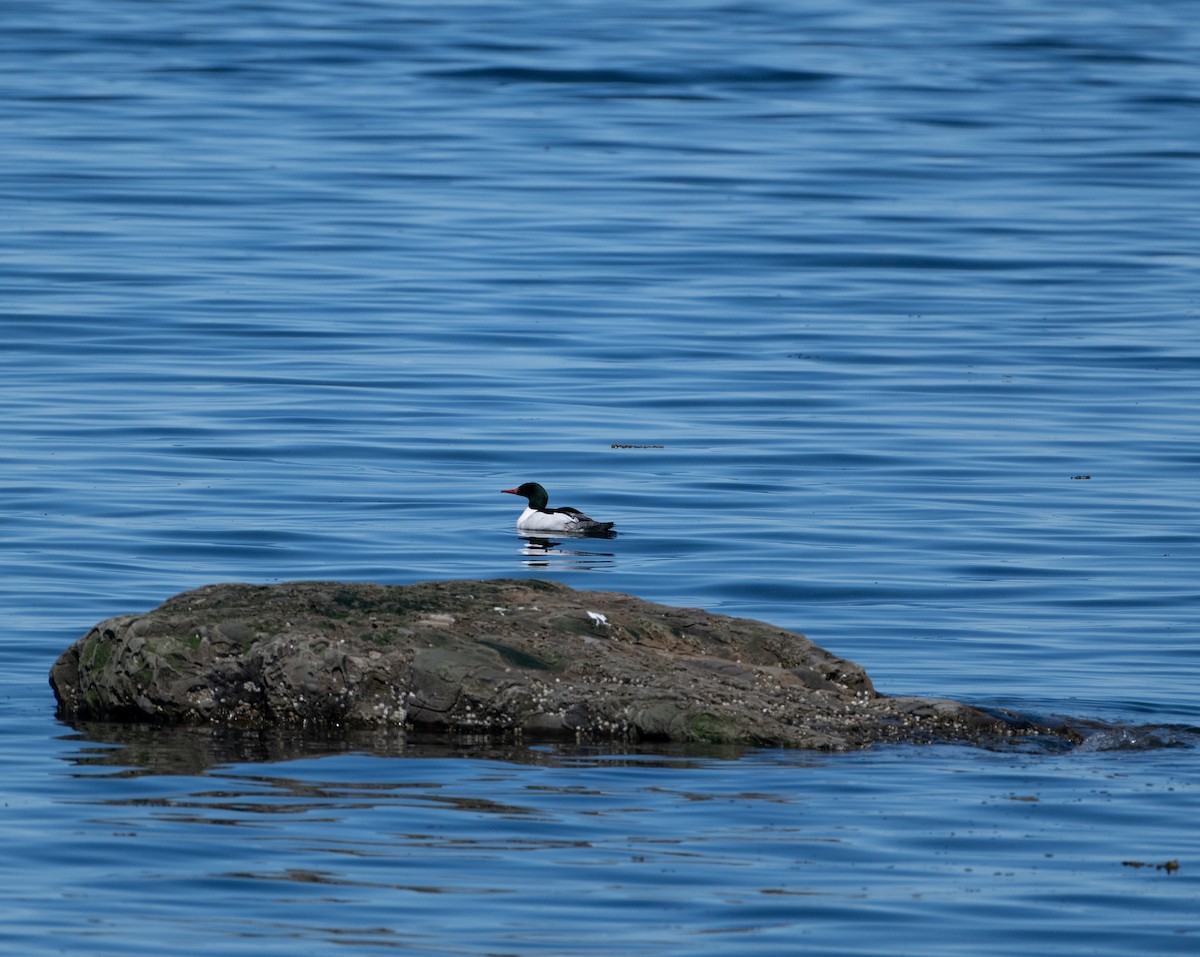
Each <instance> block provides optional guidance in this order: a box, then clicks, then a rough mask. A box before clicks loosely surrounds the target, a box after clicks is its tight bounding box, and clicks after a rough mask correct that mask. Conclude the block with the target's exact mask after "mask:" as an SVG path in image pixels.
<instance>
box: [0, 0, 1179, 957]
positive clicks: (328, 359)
mask: <svg viewBox="0 0 1200 957" xmlns="http://www.w3.org/2000/svg"><path fill="white" fill-rule="evenodd" d="M1193 13H1194V11H1192V9H1191V8H1190V6H1189V5H1187V4H1149V3H1142V2H1134V0H1130V2H1117V0H1099V2H1094V3H1089V4H1086V5H1078V4H1076V5H1066V6H1064V5H1062V4H1052V3H1048V2H1046V0H1004V2H996V3H988V4H982V3H975V2H968V0H916V2H913V3H906V4H890V5H889V4H879V3H869V2H866V0H851V2H839V3H832V2H798V3H783V2H768V0H763V2H755V0H751V2H747V3H738V4H731V3H716V2H712V3H705V2H682V0H680V2H666V3H661V4H654V5H650V6H646V5H635V4H623V3H620V2H617V3H612V2H609V3H603V4H601V3H595V2H592V0H578V2H571V3H562V4H549V5H546V4H541V5H535V4H517V3H512V2H506V0H500V2H492V3H487V4H473V3H443V4H438V5H437V6H435V7H432V8H426V7H420V6H416V5H412V4H403V3H395V2H390V3H389V2H358V3H352V4H334V5H330V4H316V3H309V2H304V0H279V2H256V3H241V2H233V0H231V2H227V3H222V4H211V3H200V2H196V0H179V2H172V3H169V4H167V3H139V2H134V0H117V2H110V3H104V4H100V3H96V2H94V0H62V2H56V3H50V4H31V3H10V4H7V5H5V6H4V7H3V9H0V17H2V20H0V22H2V23H3V27H4V28H3V29H2V30H0V53H2V56H0V90H2V91H3V96H2V97H0V128H2V129H3V131H4V133H3V136H2V137H0V198H2V200H3V209H4V215H3V217H0V296H2V299H0V302H2V303H3V310H2V313H0V324H2V325H0V329H2V331H3V340H2V342H3V348H2V349H0V401H2V403H3V409H4V412H5V415H4V429H3V433H2V435H3V442H2V444H0V466H2V468H0V492H2V494H3V509H2V511H0V515H2V519H0V608H2V609H3V612H4V624H3V626H2V627H0V648H2V650H3V660H4V665H5V667H4V681H3V683H2V685H0V755H2V758H3V763H4V769H5V773H4V775H3V782H2V783H0V845H2V846H3V847H4V848H5V853H4V855H3V856H0V951H2V952H4V953H12V954H21V955H34V957H37V955H42V954H57V953H64V952H70V953H82V954H121V955H140V954H146V955H159V954H162V953H164V952H170V953H172V954H175V955H191V954H201V953H203V954H205V955H211V954H248V953H254V954H275V953H278V954H287V955H294V954H296V953H304V954H309V955H326V954H328V955H334V954H345V953H348V952H350V953H377V952H380V953H382V952H395V951H400V952H404V953H411V954H430V955H443V954H445V955H470V957H483V955H491V954H521V955H533V954H544V955H589V957H591V955H608V954H612V953H622V954H630V955H640V954H645V955H655V957H660V955H701V954H702V955H723V957H724V955H729V957H733V955H745V954H776V953H777V954H796V953H814V954H847V955H860V957H861V955H869V954H880V953H887V954H898V953H901V954H913V955H931V954H947V955H958V954H965V953H970V954H973V955H1007V954H1020V955H1022V957H1026V955H1028V954H1030V953H1063V954H1084V953H1086V954H1104V955H1108V954H1111V955H1125V954H1130V953H1147V954H1170V953H1179V954H1191V953H1194V952H1195V950H1196V948H1197V946H1200V945H1198V943H1197V936H1200V888H1198V886H1197V882H1198V880H1200V878H1198V877H1197V875H1198V874H1200V838H1198V837H1197V836H1196V827H1195V820H1196V813H1197V808H1198V806H1200V805H1198V799H1200V769H1198V766H1197V759H1196V754H1197V752H1196V740H1197V739H1196V732H1195V729H1196V728H1197V727H1198V726H1200V703H1198V701H1197V697H1196V693H1195V689H1196V687H1197V686H1198V685H1200V641H1198V637H1200V635H1198V631H1197V622H1200V585H1198V584H1197V582H1200V482H1197V471H1198V469H1197V466H1198V465H1200V415H1198V414H1197V409H1198V408H1200V318H1198V311H1200V281H1198V276H1200V273H1198V270H1197V267H1198V266H1200V260H1197V257H1196V250H1197V249H1198V248H1200V208H1198V207H1200V201H1198V198H1197V197H1198V195H1200V194H1198V193H1197V191H1196V183H1197V181H1198V174H1200V146H1198V145H1197V142H1198V141H1197V138H1196V134H1197V121H1196V117H1197V109H1198V107H1200V66H1197V64H1198V63H1200V25H1198V24H1197V21H1196V18H1195V16H1194V15H1193ZM629 446H634V447H629ZM526 480H536V481H540V482H542V484H544V485H546V486H547V487H548V488H549V490H550V493H551V496H552V503H554V502H557V503H558V504H573V505H576V506H579V507H581V508H583V509H585V510H586V511H587V512H588V513H589V514H592V515H593V516H594V517H597V518H600V519H604V520H613V521H616V522H617V524H618V528H619V529H620V533H621V534H620V535H619V536H618V537H617V538H615V539H612V540H588V541H567V542H564V543H562V545H561V546H558V547H556V548H553V549H551V550H549V551H545V550H539V549H537V548H535V547H532V546H531V544H530V543H528V542H526V541H525V540H523V539H522V538H521V537H520V536H519V535H518V534H517V533H516V531H515V529H514V528H513V521H514V520H515V517H516V514H517V511H519V503H516V502H514V500H513V499H512V497H511V496H502V495H500V494H499V490H500V489H503V488H511V487H512V486H513V485H515V484H518V483H519V482H521V481H526ZM525 575H528V576H542V577H551V578H556V579H559V580H562V581H565V582H567V583H568V584H571V585H573V586H575V587H580V588H602V589H611V590H620V591H627V592H631V593H633V594H636V595H639V596H641V597H644V598H648V599H651V600H656V601H663V602H667V603H671V604H680V605H695V606H704V607H707V608H711V609H714V610H717V611H721V612H725V613H729V614H737V615H745V616H749V617H754V618H760V619H765V620H769V621H772V622H776V623H778V624H781V625H785V626H787V627H791V628H795V629H797V630H800V631H803V632H804V633H806V634H808V635H809V636H810V637H812V638H813V639H814V640H815V641H817V642H818V643H819V644H821V645H822V646H824V647H826V648H828V649H830V650H831V651H833V652H835V653H837V654H839V655H843V656H845V657H847V658H851V659H853V660H855V661H858V662H860V663H861V664H863V665H864V666H865V667H866V668H867V670H868V672H869V673H870V674H871V675H872V677H873V678H874V680H875V682H876V684H877V686H878V687H879V688H880V689H881V690H883V691H887V692H895V693H914V694H932V695H946V696H952V697H957V698H961V699H964V700H968V701H971V702H973V703H977V704H981V705H984V706H1000V707H1007V708H1014V709H1016V710H1019V711H1022V712H1028V713H1033V714H1051V715H1052V714H1058V715H1068V716H1071V717H1075V718H1082V719H1087V720H1097V721H1101V722H1107V723H1111V724H1115V725H1117V726H1118V729H1125V730H1117V731H1115V732H1111V733H1106V734H1102V735H1099V736H1097V737H1096V738H1093V739H1092V740H1091V741H1090V742H1089V743H1088V744H1087V745H1086V746H1085V747H1083V748H1081V749H1078V750H1076V751H1073V752H1070V753H1067V754H1037V753H1034V754H1030V753H1006V752H992V751H984V750H978V749H972V748H959V747H950V746H943V747H932V748H924V749H920V748H881V749H877V750H873V751H868V752H864V753H860V754H851V755H814V754H805V753H786V752H775V751H738V750H723V751H687V750H680V749H665V750H664V749H649V748H639V747H636V746H629V747H626V748H617V749H612V748H587V747H584V748H576V747H574V746H565V745H547V744H538V743H536V742H531V743H530V744H529V745H528V746H525V747H521V748H514V749H508V750H497V749H493V748H489V747H486V746H484V745H480V746H478V747H465V746H464V747H462V748H459V749H457V750H446V749H444V748H439V747H437V746H436V745H434V744H430V743H414V742H409V743H408V744H407V745H405V744H404V743H403V742H398V741H395V740H390V741H379V740H370V741H360V740H355V741H324V742H321V741H299V742H297V741H278V740H271V741H260V740H250V741H247V740H243V739H241V738H240V737H237V736H234V737H235V739H234V740H228V739H227V738H226V736H223V735H216V736H214V735H211V734H208V733H206V732H195V733H166V732H126V731H123V730H122V729H111V728H103V727H82V728H71V727H68V726H66V725H63V724H61V723H59V722H57V721H56V720H55V719H54V701H53V697H52V695H51V693H50V691H49V688H48V686H47V684H46V674H47V672H48V670H49V667H50V665H51V663H52V662H53V660H54V658H55V657H56V656H57V655H58V653H59V652H60V651H61V650H62V649H63V648H65V647H66V646H67V645H68V644H69V643H70V642H71V641H73V640H74V639H75V638H76V637H78V636H79V635H80V634H81V633H82V632H83V631H85V630H86V629H87V628H88V627H89V626H90V625H92V624H94V623H95V622H96V621H98V620H100V619H102V618H105V617H108V616H110V615H113V614H118V613H125V612H130V611H138V610H142V609H146V608H149V607H152V606H154V605H156V604H158V603H159V602H160V601H162V600H163V599H165V598H167V597H168V596H170V595H172V594H174V593H176V592H179V591H181V590H183V589H186V588H189V587H193V586H196V585H200V584H205V583H209V582H214V581H225V580H244V581H277V580H286V579H295V578H321V579H360V580H371V581H380V582H410V581H417V580H423V579H435V578H450V577H462V578H470V577H494V576H525ZM1143 726H1154V727H1156V728H1157V729H1158V730H1156V731H1154V732H1153V733H1146V732H1144V731H1142V730H1140V729H1141V728H1142V727H1143ZM1167 861H1178V862H1179V869H1178V870H1173V871H1172V870H1165V869H1160V868H1156V867H1155V865H1162V864H1165V863H1166V862H1167ZM1124 862H1140V863H1143V864H1145V865H1147V866H1144V867H1134V866H1130V865H1129V864H1126V863H1124ZM164 942H169V943H167V944H164Z"/></svg>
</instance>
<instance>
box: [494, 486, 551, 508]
mask: <svg viewBox="0 0 1200 957" xmlns="http://www.w3.org/2000/svg"><path fill="white" fill-rule="evenodd" d="M500 491H502V492H503V493H504V494H505V495H524V496H525V497H526V498H527V499H529V507H530V508H545V507H546V505H547V503H549V501H550V496H549V495H547V494H546V490H545V489H544V488H542V487H541V486H540V485H538V483H537V482H526V483H524V484H523V485H518V486H517V487H516V488H504V489H501V490H500Z"/></svg>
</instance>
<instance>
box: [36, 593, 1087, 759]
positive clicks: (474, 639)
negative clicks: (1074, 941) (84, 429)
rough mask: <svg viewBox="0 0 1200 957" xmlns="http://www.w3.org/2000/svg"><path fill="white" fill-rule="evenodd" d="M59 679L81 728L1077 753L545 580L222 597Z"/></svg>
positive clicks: (141, 629)
mask: <svg viewBox="0 0 1200 957" xmlns="http://www.w3.org/2000/svg"><path fill="white" fill-rule="evenodd" d="M50 684H51V686H52V687H53V689H54V693H55V696H56V697H57V699H58V709H59V716H60V717H62V718H63V719H64V720H67V721H95V720H101V721H124V722H158V723H167V724H192V725H195V724H206V725H218V726H230V727H303V728H313V729H324V730H333V729H347V730H349V729H404V728H407V729H416V730H421V731H430V730H433V731H439V732H444V733H446V734H471V735H491V736H504V737H510V738H511V737H519V736H521V735H553V736H562V735H568V736H571V737H575V738H579V739H583V740H591V741H601V740H631V739H654V740H675V741H700V742H740V743H747V744H757V745H783V746H789V747H799V748H819V749H823V750H845V749H850V748H859V747H863V746H866V745H869V744H871V743H874V742H880V741H901V740H903V741H931V740H984V739H989V738H993V737H995V736H1002V737H1013V736H1022V737H1023V736H1027V735H1035V734H1037V735H1048V736H1052V737H1057V738H1060V739H1063V740H1072V741H1073V740H1076V738H1077V736H1076V735H1075V734H1074V732H1072V731H1070V730H1069V729H1064V728H1061V727H1056V728H1051V727H1046V726H1040V725H1036V724H1034V723H1032V722H1028V721H1023V720H1019V719H1016V718H1014V717H1013V716H1010V715H1003V714H993V713H987V712H983V711H980V710H978V709H975V708H972V707H970V706H968V705H965V704H960V703H958V702H955V701H949V700H940V699H939V700H928V699H921V698H896V697H887V696H885V695H881V694H879V693H878V692H876V691H875V689H874V687H873V686H872V684H871V680H870V679H869V678H868V677H867V675H866V673H865V672H864V671H863V669H862V668H860V667H859V666H858V665H856V664H854V663H852V662H849V661H846V660H844V659H842V658H838V657H836V656H834V655H832V654H830V653H829V652H827V651H824V650H823V649H821V648H819V647H817V646H816V645H814V644H813V643H812V642H811V641H809V640H808V639H807V638H805V637H804V636H802V635H799V634H796V633H795V632H790V631H786V630H784V629H781V628H777V627H775V626H772V625H768V624H764V623H762V622H757V621H751V620H748V619H743V618H730V617H726V616H723V615H715V614H711V613H709V612H706V611H702V610H699V609H694V608H673V607H669V606H666V605H656V604H651V603H649V602H645V601H642V600H640V599H637V598H633V597H631V596H629V595H623V594H618V593H615V592H584V591H575V590H573V589H571V588H568V587H566V586H565V585H560V584H556V583H553V582H547V581H538V580H532V579H499V580H495V581H448V582H426V583H422V584H416V585H372V584H347V583H337V582H290V583H284V584H279V585H242V584H227V585H210V586H206V587H204V588H198V589H196V590H194V591H189V592H184V593H183V594H181V595H177V596H176V597H174V598H172V599H170V600H168V601H167V602H165V603H164V604H163V605H161V606H160V607H159V608H157V609H155V610H153V611H151V612H148V613H146V614H142V615H125V616H121V617H118V618H112V619H109V620H108V621H105V622H102V623H101V624H99V625H97V626H96V627H94V628H93V629H92V630H91V631H89V632H88V633H87V634H86V635H84V636H83V637H82V638H80V639H79V640H78V641H76V642H75V643H74V644H73V645H72V646H71V647H70V648H68V649H67V650H66V651H65V652H63V654H62V655H61V656H60V657H59V659H58V661H56V662H55V664H54V667H53V668H52V669H51V672H50Z"/></svg>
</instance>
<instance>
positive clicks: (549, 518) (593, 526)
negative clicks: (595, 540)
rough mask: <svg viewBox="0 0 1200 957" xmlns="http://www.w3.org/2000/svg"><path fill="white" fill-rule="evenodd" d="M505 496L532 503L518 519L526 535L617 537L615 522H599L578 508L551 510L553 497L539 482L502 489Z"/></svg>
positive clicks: (568, 507) (518, 526)
mask: <svg viewBox="0 0 1200 957" xmlns="http://www.w3.org/2000/svg"><path fill="white" fill-rule="evenodd" d="M500 491H501V492H503V493H504V494H505V495H522V496H524V497H525V498H527V499H528V500H529V504H528V505H527V506H526V507H525V511H523V512H522V513H521V516H520V518H518V519H517V528H519V529H521V530H522V531H527V532H577V533H580V534H583V535H606V534H610V533H611V534H616V533H615V532H612V527H613V525H615V524H616V522H597V521H596V520H595V519H594V518H589V517H588V516H587V515H584V514H583V512H581V511H579V509H577V508H571V507H570V506H567V505H563V506H560V507H558V508H549V507H548V503H549V502H550V496H549V494H548V493H547V492H546V490H545V489H544V488H542V486H540V485H539V484H538V483H537V482H525V483H523V484H521V485H518V486H517V487H516V488H505V489H501V490H500Z"/></svg>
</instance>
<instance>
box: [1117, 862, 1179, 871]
mask: <svg viewBox="0 0 1200 957" xmlns="http://www.w3.org/2000/svg"><path fill="white" fill-rule="evenodd" d="M1121 863H1122V864H1123V865H1125V866H1126V867H1153V868H1154V869H1155V870H1156V871H1166V872H1167V873H1168V874H1174V873H1175V872H1176V871H1177V870H1179V861H1177V860H1170V861H1164V862H1163V863H1162V864H1149V863H1147V862H1146V861H1121Z"/></svg>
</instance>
